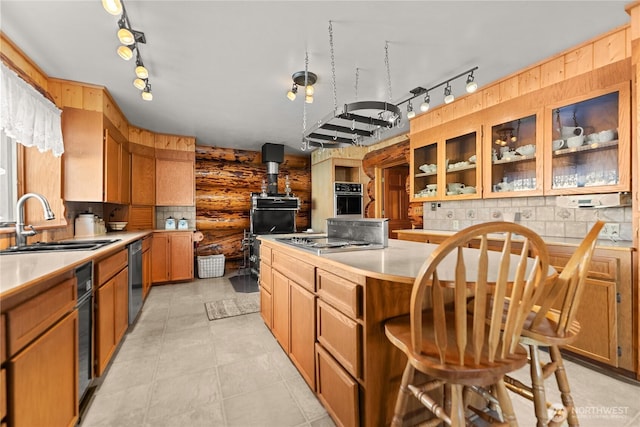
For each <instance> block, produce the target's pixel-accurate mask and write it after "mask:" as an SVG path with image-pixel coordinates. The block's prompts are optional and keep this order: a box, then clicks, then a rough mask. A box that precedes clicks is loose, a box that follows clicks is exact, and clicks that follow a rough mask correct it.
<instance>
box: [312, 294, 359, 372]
mask: <svg viewBox="0 0 640 427" xmlns="http://www.w3.org/2000/svg"><path fill="white" fill-rule="evenodd" d="M317 334H318V341H319V342H320V343H321V344H322V345H323V346H324V348H326V349H327V350H328V351H329V353H331V355H332V356H333V357H335V358H336V360H338V361H339V362H340V363H341V364H342V366H343V367H344V368H345V369H346V370H347V371H348V372H349V373H350V374H351V375H353V376H354V377H356V378H360V365H361V363H360V361H361V358H362V357H361V348H362V326H361V325H359V324H358V323H357V322H355V321H354V320H352V319H350V318H348V317H347V316H345V315H344V314H342V313H340V312H339V311H338V310H336V309H335V308H333V307H331V306H330V305H329V304H327V303H325V302H324V301H322V300H319V301H318V331H317Z"/></svg>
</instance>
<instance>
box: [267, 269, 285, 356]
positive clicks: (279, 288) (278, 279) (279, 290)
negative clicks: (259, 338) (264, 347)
mask: <svg viewBox="0 0 640 427" xmlns="http://www.w3.org/2000/svg"><path fill="white" fill-rule="evenodd" d="M271 285H272V287H273V288H272V289H273V292H272V293H271V298H272V304H273V313H272V317H273V329H272V330H271V332H272V333H273V335H274V336H275V337H276V339H277V340H278V342H279V343H280V345H281V346H282V348H283V349H284V351H286V352H287V353H289V280H288V279H287V278H286V277H285V276H283V275H282V274H280V273H279V272H278V271H276V270H273V282H272V284H271Z"/></svg>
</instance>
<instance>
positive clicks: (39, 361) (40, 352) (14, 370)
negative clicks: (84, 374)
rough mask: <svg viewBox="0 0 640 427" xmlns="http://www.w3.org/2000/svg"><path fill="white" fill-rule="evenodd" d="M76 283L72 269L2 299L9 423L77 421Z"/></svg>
mask: <svg viewBox="0 0 640 427" xmlns="http://www.w3.org/2000/svg"><path fill="white" fill-rule="evenodd" d="M76 283H77V282H76V279H75V276H74V274H73V270H70V271H68V272H65V273H62V274H61V275H59V276H56V277H53V278H49V279H45V280H43V281H42V282H41V283H38V284H35V285H34V286H33V287H32V289H31V290H30V291H31V292H27V293H22V294H17V295H16V294H14V295H11V296H9V297H8V298H5V299H3V302H2V311H3V313H2V319H6V325H5V323H4V321H3V327H6V328H7V331H6V334H5V333H4V332H3V333H2V336H3V338H4V340H3V342H2V343H1V344H0V345H1V346H2V347H3V348H4V350H3V353H4V352H6V358H7V361H6V362H5V363H4V364H3V369H2V370H1V371H0V383H2V386H3V387H6V397H7V399H6V405H7V406H6V419H5V420H6V422H7V424H8V425H11V426H15V427H22V426H24V427H31V426H41V425H46V426H60V427H70V426H73V425H75V423H76V421H77V420H78V312H77V310H75V303H76V298H77V291H76ZM34 295H35V296H34ZM4 396H5V395H4V390H3V398H4Z"/></svg>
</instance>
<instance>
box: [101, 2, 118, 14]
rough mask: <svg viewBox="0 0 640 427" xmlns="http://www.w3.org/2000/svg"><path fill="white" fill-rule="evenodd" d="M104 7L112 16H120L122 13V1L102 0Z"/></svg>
mask: <svg viewBox="0 0 640 427" xmlns="http://www.w3.org/2000/svg"><path fill="white" fill-rule="evenodd" d="M102 7H104V10H106V11H107V12H108V13H110V14H111V15H120V14H121V13H122V3H121V2H120V0H102Z"/></svg>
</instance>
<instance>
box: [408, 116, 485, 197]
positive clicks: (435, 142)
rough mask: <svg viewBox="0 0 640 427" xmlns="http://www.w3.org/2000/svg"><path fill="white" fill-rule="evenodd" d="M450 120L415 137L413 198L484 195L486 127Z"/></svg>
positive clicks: (413, 140) (412, 157)
mask: <svg viewBox="0 0 640 427" xmlns="http://www.w3.org/2000/svg"><path fill="white" fill-rule="evenodd" d="M463 123H464V125H463V126H459V125H458V126H456V125H455V124H447V125H443V126H438V127H434V128H432V129H429V130H427V131H423V132H420V133H418V134H416V135H413V136H412V138H411V145H412V150H411V165H412V171H413V175H412V180H411V196H412V200H413V201H420V200H431V199H435V200H445V199H452V198H453V199H468V198H480V197H481V196H482V189H481V184H482V180H481V176H482V175H481V167H480V165H479V164H478V163H476V162H479V159H480V158H481V155H480V146H481V137H482V127H481V126H480V125H473V124H472V125H468V124H466V123H468V121H466V122H463Z"/></svg>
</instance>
